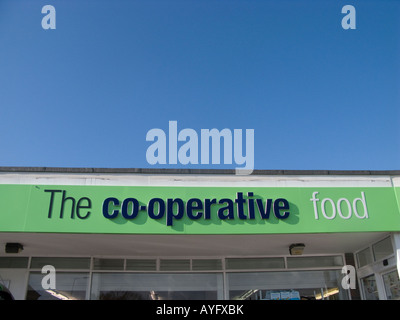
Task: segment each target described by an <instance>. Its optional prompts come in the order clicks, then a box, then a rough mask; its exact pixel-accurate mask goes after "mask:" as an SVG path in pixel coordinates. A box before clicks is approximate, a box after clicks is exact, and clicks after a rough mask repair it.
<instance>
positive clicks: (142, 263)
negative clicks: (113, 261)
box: [126, 259, 157, 271]
mask: <svg viewBox="0 0 400 320" xmlns="http://www.w3.org/2000/svg"><path fill="white" fill-rule="evenodd" d="M126 270H132V271H133V270H137V271H156V270H157V261H156V260H155V259H127V260H126Z"/></svg>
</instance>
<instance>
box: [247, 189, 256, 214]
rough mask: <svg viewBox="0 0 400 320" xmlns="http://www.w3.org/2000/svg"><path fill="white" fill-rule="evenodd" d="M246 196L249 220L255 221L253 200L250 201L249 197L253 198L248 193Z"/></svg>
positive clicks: (251, 193) (251, 194)
mask: <svg viewBox="0 0 400 320" xmlns="http://www.w3.org/2000/svg"><path fill="white" fill-rule="evenodd" d="M247 196H248V197H249V199H248V202H247V204H248V210H249V219H255V218H256V217H255V214H254V199H250V197H252V196H253V192H248V193H247Z"/></svg>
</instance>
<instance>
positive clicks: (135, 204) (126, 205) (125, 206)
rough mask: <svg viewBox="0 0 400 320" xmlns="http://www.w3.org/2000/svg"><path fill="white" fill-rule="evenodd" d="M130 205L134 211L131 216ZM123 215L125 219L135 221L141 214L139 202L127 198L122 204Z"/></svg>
mask: <svg viewBox="0 0 400 320" xmlns="http://www.w3.org/2000/svg"><path fill="white" fill-rule="evenodd" d="M130 203H132V209H131V212H130V214H129V213H128V208H129V204H130ZM121 213H122V216H123V217H124V218H125V219H135V218H136V217H137V215H138V213H139V201H137V200H136V199H135V198H126V199H125V200H124V201H123V202H122V208H121Z"/></svg>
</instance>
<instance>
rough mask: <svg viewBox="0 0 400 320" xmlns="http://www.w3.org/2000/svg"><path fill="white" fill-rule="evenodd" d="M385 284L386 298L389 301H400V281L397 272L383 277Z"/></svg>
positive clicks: (394, 271)
mask: <svg viewBox="0 0 400 320" xmlns="http://www.w3.org/2000/svg"><path fill="white" fill-rule="evenodd" d="M383 282H384V284H385V292H386V298H387V299H388V300H400V281H399V274H398V273H397V270H393V271H391V272H389V273H386V274H384V275H383Z"/></svg>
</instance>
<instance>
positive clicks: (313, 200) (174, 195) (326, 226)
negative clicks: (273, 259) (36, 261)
mask: <svg viewBox="0 0 400 320" xmlns="http://www.w3.org/2000/svg"><path fill="white" fill-rule="evenodd" d="M396 193H397V194H399V190H398V188H397V189H396V188H391V187H376V188H375V187H374V188H371V187H365V188H360V187H355V188H349V187H347V188H323V187H317V188H313V187H307V188H296V187H287V188H285V187H279V188H270V187H266V188H264V187H254V188H253V187H243V188H240V187H156V186H154V187H153V186H71V185H67V186H54V185H0V232H55V233H116V234H278V233H327V232H370V231H400V212H399V204H398V202H397V197H396Z"/></svg>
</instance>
